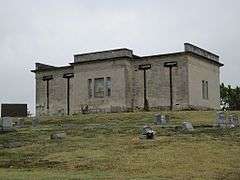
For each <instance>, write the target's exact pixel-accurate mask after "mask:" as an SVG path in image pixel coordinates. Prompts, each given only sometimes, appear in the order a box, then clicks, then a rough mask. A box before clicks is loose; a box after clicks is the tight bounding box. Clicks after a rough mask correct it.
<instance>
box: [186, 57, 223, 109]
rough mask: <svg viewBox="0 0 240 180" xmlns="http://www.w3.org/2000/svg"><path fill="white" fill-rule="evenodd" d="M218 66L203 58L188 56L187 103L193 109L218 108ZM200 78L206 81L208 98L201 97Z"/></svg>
mask: <svg viewBox="0 0 240 180" xmlns="http://www.w3.org/2000/svg"><path fill="white" fill-rule="evenodd" d="M219 71H220V70H219V67H218V66H216V65H215V64H213V63H209V61H206V60H205V59H204V58H202V59H201V58H200V57H194V56H188V74H189V75H188V83H189V105H190V106H191V107H193V108H195V109H219V108H220V79H219ZM202 80H205V81H208V96H209V98H208V99H203V98H202Z"/></svg>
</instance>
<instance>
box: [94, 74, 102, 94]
mask: <svg viewBox="0 0 240 180" xmlns="http://www.w3.org/2000/svg"><path fill="white" fill-rule="evenodd" d="M94 97H97V98H103V97H104V78H96V79H94Z"/></svg>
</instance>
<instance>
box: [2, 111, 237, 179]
mask: <svg viewBox="0 0 240 180" xmlns="http://www.w3.org/2000/svg"><path fill="white" fill-rule="evenodd" d="M156 113H157V112H136V113H119V114H90V115H77V116H71V117H70V116H69V117H45V118H42V119H41V124H40V125H39V126H37V127H35V128H33V127H32V126H31V125H30V120H27V126H26V127H25V128H21V129H17V131H16V132H11V133H5V134H0V145H1V144H4V143H8V142H18V143H21V145H22V146H21V147H17V148H3V147H2V148H0V179H239V178H240V128H236V129H225V130H222V129H218V128H211V127H208V128H207V127H204V125H212V124H213V123H214V122H215V118H216V113H215V112H164V113H165V114H166V113H167V114H170V118H171V122H170V126H168V127H166V128H161V127H159V126H156V125H154V119H153V117H154V114H156ZM184 121H189V122H192V123H193V125H196V126H197V128H195V131H193V132H190V133H186V132H182V131H181V130H177V129H176V128H174V126H176V125H181V123H182V122H184ZM146 124H148V125H151V126H152V127H153V129H154V130H155V131H156V132H157V134H156V137H155V139H154V140H145V139H140V138H139V135H140V130H141V128H142V127H143V126H144V125H146ZM56 131H65V132H66V133H67V137H66V138H65V139H63V140H59V141H56V140H51V139H50V134H51V133H52V132H56Z"/></svg>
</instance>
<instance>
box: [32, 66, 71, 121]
mask: <svg viewBox="0 0 240 180" xmlns="http://www.w3.org/2000/svg"><path fill="white" fill-rule="evenodd" d="M70 72H73V70H72V68H64V69H56V70H51V71H43V72H38V73H36V115H37V116H38V115H48V114H49V115H60V114H66V113H67V79H65V78H63V74H65V73H70ZM48 75H52V76H53V79H52V80H49V110H48V109H47V81H43V77H44V76H48ZM73 99H74V97H73V79H71V80H70V110H71V109H72V107H73V106H72V103H71V102H73Z"/></svg>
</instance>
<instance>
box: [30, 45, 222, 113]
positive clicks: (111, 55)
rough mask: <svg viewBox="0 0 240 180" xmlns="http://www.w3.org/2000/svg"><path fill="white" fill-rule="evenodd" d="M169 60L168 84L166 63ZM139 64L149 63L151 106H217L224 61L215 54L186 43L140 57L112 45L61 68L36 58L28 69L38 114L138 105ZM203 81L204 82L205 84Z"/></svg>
mask: <svg viewBox="0 0 240 180" xmlns="http://www.w3.org/2000/svg"><path fill="white" fill-rule="evenodd" d="M172 62H174V64H175V66H173V67H172V68H171V77H172V78H171V79H172V86H170V68H169V67H168V66H167V65H166V64H167V63H172ZM143 64H147V65H151V69H148V70H146V98H147V100H148V104H149V107H150V108H158V109H169V108H170V107H171V108H172V109H174V110H182V109H219V108H220V97H219V94H220V90H219V84H220V82H219V71H220V70H219V69H220V67H221V66H223V64H221V63H220V62H219V57H218V56H217V55H215V54H213V53H210V52H208V51H205V50H203V49H201V48H198V47H196V46H194V45H191V44H188V43H186V44H185V51H183V52H177V53H170V54H161V55H153V56H144V57H139V56H136V55H134V54H133V52H132V50H128V49H116V50H109V51H102V52H94V53H86V54H78V55H74V62H73V63H70V65H69V66H65V67H54V66H49V65H44V64H40V63H36V69H35V70H32V72H34V73H35V74H36V115H38V116H40V115H65V114H74V113H80V112H81V111H82V109H83V107H87V109H88V111H90V112H99V111H101V112H119V111H130V110H134V109H142V108H143V106H144V71H143V70H140V69H139V65H143ZM69 74H70V75H71V76H68V75H69ZM66 77H67V78H66ZM68 77H69V78H68ZM99 78H100V79H99ZM97 82H99V83H100V86H99V85H97ZM202 82H206V84H207V85H205V86H204V87H206V88H205V89H203V84H202ZM170 87H171V90H172V93H170ZM203 91H204V92H203ZM97 93H98V94H97ZM99 93H100V94H101V97H99ZM204 93H205V94H206V95H205V96H203V94H204ZM170 94H171V95H172V96H170ZM171 97H172V98H171ZM170 99H172V101H170ZM171 102H172V103H171Z"/></svg>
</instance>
